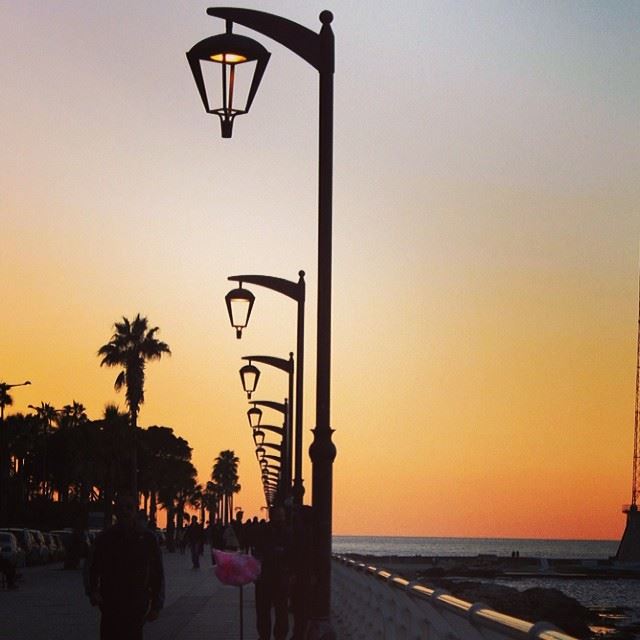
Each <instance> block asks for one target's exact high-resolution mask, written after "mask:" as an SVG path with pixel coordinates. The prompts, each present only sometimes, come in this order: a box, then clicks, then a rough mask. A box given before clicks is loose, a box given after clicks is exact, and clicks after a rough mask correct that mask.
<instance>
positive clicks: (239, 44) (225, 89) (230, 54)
mask: <svg viewBox="0 0 640 640" xmlns="http://www.w3.org/2000/svg"><path fill="white" fill-rule="evenodd" d="M232 26H233V23H232V22H231V20H227V32H226V33H223V34H220V35H217V36H212V37H210V38H205V39H204V40H201V41H200V42H198V44H196V45H194V46H193V47H192V48H191V50H190V51H189V52H188V53H187V60H188V61H189V66H190V67H191V72H192V73H193V79H194V80H195V82H196V86H197V87H198V92H199V93H200V97H201V98H202V103H203V104H204V108H205V111H206V112H207V113H212V114H215V115H217V116H218V117H219V118H220V127H221V130H222V137H223V138H230V137H231V133H232V131H233V121H234V119H235V117H236V116H239V115H241V114H243V113H247V112H248V111H249V109H250V108H251V103H252V102H253V99H254V97H255V95H256V91H257V90H258V86H259V85H260V80H262V75H263V74H264V70H265V69H266V67H267V62H268V61H269V57H270V56H271V54H270V53H269V52H268V51H267V50H266V49H265V48H264V47H263V46H262V45H261V44H260V43H259V42H256V41H255V40H253V39H251V38H247V37H246V36H241V35H238V34H236V33H232ZM203 62H204V63H214V64H216V65H219V66H220V71H221V83H220V89H221V90H220V91H216V90H215V88H213V87H210V88H209V91H208V90H207V85H206V82H205V77H204V74H203V69H202V63H203ZM250 62H255V63H256V64H255V68H254V72H253V77H252V79H251V83H250V84H249V83H245V85H247V86H248V87H249V90H248V91H246V92H244V95H239V91H238V89H239V87H238V86H237V85H238V79H237V78H236V75H237V72H236V70H238V71H240V73H242V71H245V70H246V69H245V68H246V67H250V66H251V65H249V64H246V63H250ZM241 69H242V71H241ZM210 94H213V95H210ZM214 99H215V100H217V103H218V105H219V106H215V105H212V104H211V103H212V101H213V100H214Z"/></svg>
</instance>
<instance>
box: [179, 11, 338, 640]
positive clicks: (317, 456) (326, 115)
mask: <svg viewBox="0 0 640 640" xmlns="http://www.w3.org/2000/svg"><path fill="white" fill-rule="evenodd" d="M207 13H208V14H209V15H210V16H214V17H217V18H221V19H223V20H225V21H226V25H227V33H226V34H223V35H221V36H214V38H217V40H216V43H215V46H213V43H211V42H210V41H211V40H213V38H212V39H208V40H209V42H210V44H211V45H212V46H211V47H210V48H208V47H207V45H205V43H206V42H207V41H205V40H203V41H202V42H201V43H198V44H197V45H195V46H194V47H193V49H192V50H191V51H190V52H189V53H188V54H187V58H188V60H189V64H190V65H191V70H192V72H193V75H194V79H195V81H196V85H197V87H198V90H199V92H200V96H201V97H202V99H203V103H204V106H205V109H206V110H207V111H208V112H210V113H218V115H220V112H219V111H215V110H212V109H211V108H210V107H209V105H208V102H207V98H206V95H205V91H204V83H203V76H202V70H201V68H200V64H201V62H202V61H213V62H221V63H222V72H223V89H224V94H225V97H224V103H223V115H220V118H221V121H223V120H224V117H227V118H228V119H229V118H233V117H235V115H238V114H239V113H240V111H236V112H233V111H231V110H230V109H229V104H230V103H229V91H228V90H229V88H230V83H229V82H227V81H226V78H227V75H225V74H228V66H229V63H230V61H231V62H235V63H237V64H236V65H235V66H241V65H242V63H243V61H244V60H248V59H252V60H256V61H257V64H256V71H255V73H254V77H253V80H252V82H251V89H250V92H249V99H248V101H247V107H246V108H245V110H243V111H241V112H242V113H245V112H246V111H248V108H249V106H250V104H251V102H252V101H253V98H254V96H255V91H256V90H257V86H258V84H259V82H260V80H261V78H262V75H263V73H264V69H265V66H266V61H267V60H268V56H269V54H268V52H264V53H262V52H258V50H257V49H256V50H255V51H253V50H249V48H248V47H247V45H246V42H244V41H240V40H237V41H234V40H233V34H232V33H231V26H232V25H233V23H237V24H240V25H243V26H244V27H247V28H249V29H252V30H254V31H257V32H258V33H261V34H263V35H265V36H267V37H269V38H271V39H273V40H275V41H276V42H278V43H280V44H281V45H283V46H284V47H286V48H287V49H289V50H290V51H292V52H293V53H295V54H296V55H298V56H300V57H301V58H302V59H303V60H305V61H306V62H307V63H309V64H310V65H311V66H312V67H313V68H314V69H316V71H317V72H318V74H319V155H318V304H317V353H316V427H315V429H314V430H313V434H314V439H313V443H312V444H311V447H310V449H309V453H310V456H311V460H312V463H313V470H312V483H313V488H312V505H313V513H314V521H315V527H314V528H315V531H314V569H315V578H316V588H315V593H314V598H313V609H312V613H311V620H310V626H309V630H308V637H310V638H314V639H315V638H327V639H328V638H335V631H334V630H333V628H332V626H331V621H330V617H331V521H332V497H333V462H334V460H335V457H336V448H335V445H334V443H333V442H332V433H333V430H332V429H331V426H330V417H331V412H330V404H331V257H332V256H331V254H332V194H333V74H334V36H333V31H332V29H331V22H332V21H333V14H332V13H331V12H330V11H323V12H322V13H321V14H320V22H321V23H322V28H321V29H320V32H319V33H315V32H313V31H311V30H310V29H308V28H307V27H304V26H302V25H300V24H297V23H295V22H292V21H291V20H287V19H286V18H282V17H280V16H276V15H273V14H270V13H265V12H262V11H255V10H252V9H237V8H228V7H214V8H210V9H207ZM223 37H225V38H226V40H225V42H224V46H222V45H223V43H222V38H223ZM256 44H257V43H256ZM234 49H235V50H237V51H238V52H240V53H239V54H235V53H234ZM221 50H223V51H221ZM243 52H246V55H245V53H243ZM221 54H222V55H221ZM259 55H260V56H261V57H260V58H258V56H259ZM234 70H235V67H234ZM231 86H232V85H231ZM227 134H228V136H231V130H230V129H229V130H227V131H226V132H225V131H223V136H225V135H227Z"/></svg>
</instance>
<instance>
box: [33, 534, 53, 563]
mask: <svg viewBox="0 0 640 640" xmlns="http://www.w3.org/2000/svg"><path fill="white" fill-rule="evenodd" d="M29 533H31V535H32V536H33V539H34V540H35V541H36V544H37V545H38V552H39V553H40V561H39V564H47V562H49V558H50V556H51V552H50V550H49V547H48V546H47V543H46V542H45V540H44V536H43V535H42V531H38V530H37V529H29Z"/></svg>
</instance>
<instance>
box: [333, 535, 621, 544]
mask: <svg viewBox="0 0 640 640" xmlns="http://www.w3.org/2000/svg"><path fill="white" fill-rule="evenodd" d="M332 537H334V538H382V539H403V540H514V541H531V540H540V541H558V542H619V541H620V538H542V537H537V538H533V537H512V536H505V537H499V536H436V535H421V536H416V535H402V534H369V533H333V534H332Z"/></svg>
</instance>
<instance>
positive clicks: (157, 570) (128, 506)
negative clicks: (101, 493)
mask: <svg viewBox="0 0 640 640" xmlns="http://www.w3.org/2000/svg"><path fill="white" fill-rule="evenodd" d="M136 514H137V504H136V501H135V498H134V497H133V496H132V495H131V494H120V495H119V496H118V499H117V501H116V516H117V523H116V524H115V525H114V526H113V527H110V528H109V529H107V530H106V531H104V532H102V533H101V534H99V535H98V537H97V538H96V542H95V548H94V550H93V554H92V557H91V564H90V567H89V572H88V574H89V585H88V590H89V599H90V600H91V604H92V605H94V606H99V607H100V611H101V614H102V615H101V619H100V640H142V629H143V626H144V623H145V622H147V621H149V622H152V621H153V620H156V619H157V617H158V615H159V612H160V609H162V605H163V602H164V569H163V566H162V554H161V551H160V547H159V546H158V540H157V538H156V536H155V535H154V533H153V532H152V531H150V530H149V529H147V528H145V527H143V526H142V525H141V523H140V522H139V521H138V520H137V518H136Z"/></svg>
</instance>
